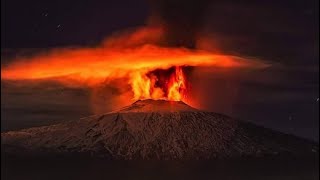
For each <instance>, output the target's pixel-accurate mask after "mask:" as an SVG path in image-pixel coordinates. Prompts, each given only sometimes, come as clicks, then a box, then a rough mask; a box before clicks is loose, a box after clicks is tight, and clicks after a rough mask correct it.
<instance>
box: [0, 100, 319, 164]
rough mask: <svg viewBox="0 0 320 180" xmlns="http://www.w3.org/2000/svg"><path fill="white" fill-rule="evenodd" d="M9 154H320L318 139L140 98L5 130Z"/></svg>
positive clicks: (179, 156) (204, 156) (120, 156)
mask: <svg viewBox="0 0 320 180" xmlns="http://www.w3.org/2000/svg"><path fill="white" fill-rule="evenodd" d="M1 138H2V147H3V150H4V152H5V153H6V154H14V155H27V156H29V155H31V156H34V155H37V156H38V155H43V154H46V155H47V154H72V155H73V154H83V155H89V156H94V157H103V158H108V159H126V160H127V159H158V160H159V159H160V160H174V159H181V160H188V159H215V158H233V157H246V156H249V157H252V156H253V157H259V156H267V155H268V156H269V155H271V156H276V155H280V154H290V155H295V156H300V155H301V156H304V155H312V154H318V149H319V148H318V145H317V144H316V143H313V142H310V141H308V140H305V139H301V138H298V137H295V136H292V135H287V134H283V133H280V132H276V131H273V130H270V129H266V128H263V127H259V126H256V125H253V124H251V123H247V122H242V121H239V120H236V119H233V118H230V117H228V116H225V115H222V114H217V113H213V112H206V111H200V110H197V109H195V108H192V107H190V106H188V105H187V104H185V103H184V102H182V101H166V100H151V99H148V100H139V101H136V102H135V103H133V104H132V105H130V106H127V107H124V108H122V109H120V110H117V111H112V112H109V113H106V114H102V115H94V116H91V117H86V118H82V119H80V120H77V121H68V122H65V123H61V124H56V125H50V126H43V127H34V128H30V129H23V130H19V131H10V132H4V133H1Z"/></svg>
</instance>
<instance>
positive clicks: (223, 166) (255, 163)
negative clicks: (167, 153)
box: [1, 155, 319, 180]
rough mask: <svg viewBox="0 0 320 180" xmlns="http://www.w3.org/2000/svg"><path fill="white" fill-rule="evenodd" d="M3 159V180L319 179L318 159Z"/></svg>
mask: <svg viewBox="0 0 320 180" xmlns="http://www.w3.org/2000/svg"><path fill="white" fill-rule="evenodd" d="M2 157H3V158H2V164H1V178H3V179H8V180H15V179H23V180H28V179H30V180H44V179H46V180H56V179H59V180H60V179H68V180H72V179H76V180H87V179H92V180H100V179H101V180H102V179H103V180H106V179H152V180H157V179H167V180H169V179H170V180H171V179H217V180H225V179H228V180H237V179H240V180H251V179H257V180H309V179H310V180H317V179H319V170H318V168H319V161H318V157H305V158H300V159H296V158H293V157H284V156H283V157H280V156H278V157H265V158H246V159H244V158H243V159H233V160H230V159H229V160H211V161H109V160H105V159H98V158H90V157H87V158H85V157H79V156H77V157H62V156H60V157H59V156H57V157H51V158H48V157H42V158H17V157H8V156H6V157H4V155H3V156H2ZM3 163H5V164H3Z"/></svg>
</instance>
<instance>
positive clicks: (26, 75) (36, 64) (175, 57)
mask: <svg viewBox="0 0 320 180" xmlns="http://www.w3.org/2000/svg"><path fill="white" fill-rule="evenodd" d="M162 36H163V29H162V28H159V27H143V28H140V29H137V30H135V31H134V32H131V33H126V34H121V33H120V34H118V35H114V36H112V37H111V38H108V39H107V40H106V41H105V42H104V43H103V45H101V46H99V47H91V48H65V49H54V50H50V51H48V52H46V53H39V54H36V55H34V56H32V57H18V58H16V59H15V60H14V61H13V62H12V63H11V64H8V65H7V66H5V67H2V69H1V77H2V79H15V80H28V79H29V80H30V79H46V78H51V79H52V78H56V79H59V81H60V82H62V83H64V84H66V85H68V84H69V83H70V82H78V83H85V84H86V85H87V86H95V85H97V84H101V83H108V82H110V81H113V80H115V79H125V80H126V84H127V85H129V86H130V87H131V90H132V92H133V97H132V99H134V100H138V99H166V100H174V101H180V100H183V99H184V98H185V97H186V94H187V82H186V81H187V78H186V74H185V73H184V72H183V66H210V67H211V66H212V67H222V68H242V67H245V68H246V67H251V68H261V67H265V66H266V64H264V63H262V62H261V61H254V60H251V59H245V58H241V57H236V56H231V55H225V54H213V53H211V52H208V51H203V50H196V49H187V48H183V47H163V46H160V45H159V44H161V43H160V41H161V39H162Z"/></svg>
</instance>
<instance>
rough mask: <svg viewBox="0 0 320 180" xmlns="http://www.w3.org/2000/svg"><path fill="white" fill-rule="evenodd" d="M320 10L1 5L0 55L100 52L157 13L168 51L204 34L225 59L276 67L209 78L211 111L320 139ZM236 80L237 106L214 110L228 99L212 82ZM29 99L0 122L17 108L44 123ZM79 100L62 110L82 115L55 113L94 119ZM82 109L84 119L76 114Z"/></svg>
mask: <svg viewBox="0 0 320 180" xmlns="http://www.w3.org/2000/svg"><path fill="white" fill-rule="evenodd" d="M318 7H319V5H318V1H317V0H282V1H276V0H256V1H250V0H244V1H231V0H219V1H209V0H200V1H197V0H176V1H172V0H171V1H170V0H155V1H151V0H149V1H147V0H145V1H144V0H135V1H133V0H108V1H105V0H92V1H81V0H77V1H74V0H54V1H53V0H51V1H49V0H28V1H25V0H1V27H2V28H1V55H2V56H6V55H8V54H10V53H12V52H13V53H15V52H16V51H21V50H25V49H33V48H35V49H38V48H39V49H48V48H53V47H66V46H95V45H97V44H99V42H101V41H102V40H103V39H104V38H105V37H107V36H108V35H110V34H111V33H113V32H116V31H119V30H124V29H127V28H132V27H137V26H141V25H145V24H146V20H147V19H148V17H150V15H156V16H157V17H160V18H161V19H162V20H163V22H164V23H165V24H166V27H167V40H168V41H167V42H168V44H167V46H185V47H189V48H195V47H196V43H197V42H196V39H197V37H198V35H199V34H201V35H202V37H204V38H205V39H207V40H208V41H210V42H211V41H212V44H215V45H217V46H218V47H219V49H221V50H223V51H224V52H226V53H230V54H237V55H242V56H251V57H258V58H260V59H266V60H267V61H270V62H272V64H273V65H274V66H273V67H272V68H271V69H268V70H266V71H263V72H256V73H255V74H249V75H248V76H250V78H244V79H241V80H239V79H237V78H232V80H230V81H228V82H225V81H224V80H223V79H220V78H219V77H218V76H214V74H212V73H210V72H208V75H206V76H205V77H206V78H205V79H202V84H206V87H207V88H205V89H204V90H203V94H204V95H203V98H204V99H207V101H206V103H205V104H204V107H205V108H206V109H208V110H212V111H218V112H222V113H226V114H228V115H231V116H233V117H236V118H239V119H242V120H247V121H251V122H254V123H256V124H260V125H263V126H266V127H269V128H272V129H276V130H280V131H282V132H285V133H290V134H295V135H298V136H301V137H306V138H309V139H313V140H316V141H319V77H318V76H319V50H318V49H319V40H318V38H319V8H318ZM200 48H203V49H207V50H214V47H201V45H200ZM233 81H237V82H239V81H241V85H237V87H236V90H237V98H236V99H237V101H235V102H232V104H228V105H226V106H223V105H221V106H219V107H217V106H216V105H214V103H213V102H214V101H217V99H219V102H222V101H223V100H224V98H225V99H227V95H226V94H224V90H223V88H221V89H216V91H215V92H216V94H217V95H216V96H214V97H213V96H212V97H211V96H210V94H211V93H210V92H211V91H212V90H213V89H214V87H213V85H211V84H215V86H216V84H219V85H220V87H226V88H227V87H232V88H234V87H233V85H234V83H233ZM2 87H3V85H2ZM35 91H36V90H35ZM72 91H73V90H72ZM74 91H76V92H77V93H78V94H76V95H75V94H74V93H70V94H72V95H70V96H75V97H78V96H80V95H81V94H85V92H83V91H82V90H74ZM67 94H68V92H67ZM79 94H80V95H79ZM6 95H7V94H3V93H2V96H6ZM42 95H43V94H41V95H40V96H42ZM55 95H56V94H55ZM43 96H44V95H43ZM56 96H58V95H56ZM16 98H18V97H16ZM25 100H26V98H25V97H21V98H20V99H19V98H18V99H16V100H13V99H9V98H7V100H6V101H2V102H1V104H2V105H4V106H6V108H1V111H2V112H5V113H7V116H5V115H4V116H2V117H1V119H3V118H5V119H6V120H5V122H9V123H8V124H10V123H11V121H13V120H12V119H19V113H17V112H18V111H15V110H19V112H20V114H23V113H24V115H26V114H27V115H30V119H32V118H40V117H41V118H43V116H41V115H39V114H37V113H36V112H35V111H34V110H24V109H23V107H25V106H28V105H26V104H23V103H22V101H25ZM78 100H79V102H77V105H76V106H74V105H73V104H68V102H66V103H65V104H64V105H63V108H62V109H64V108H65V106H66V104H68V106H66V107H72V110H70V111H72V113H74V114H77V115H74V114H72V113H71V114H70V112H69V114H68V115H66V114H64V113H65V111H63V112H62V111H59V110H58V109H59V107H60V108H61V107H62V106H58V105H59V103H56V104H54V106H52V105H51V106H50V107H51V108H53V107H54V108H53V109H55V111H53V113H55V114H58V113H61V116H63V115H64V116H65V117H68V118H69V117H70V118H78V116H82V115H88V114H90V112H88V110H86V108H87V107H86V105H80V104H81V102H80V101H81V100H80V98H78ZM85 101H86V99H85V98H83V102H85ZM226 101H227V100H226ZM17 102H19V103H17ZM15 103H16V104H18V105H17V106H15V105H14V104H15ZM34 103H35V104H37V103H38V104H37V105H39V104H41V102H34ZM46 103H48V102H46ZM83 104H85V103H83ZM48 106H49V105H48ZM225 107H226V108H225ZM77 108H78V109H77ZM21 109H23V110H21ZM80 110H82V112H83V113H82V114H81V113H80V114H79V113H77V112H79V111H80ZM48 111H49V110H48ZM48 111H44V112H48ZM22 112H23V113H22ZM55 117H56V116H55ZM56 118H61V117H56ZM51 119H53V118H51ZM5 122H4V120H2V124H5ZM21 124H26V123H25V122H23V123H21ZM26 126H27V125H25V126H21V127H26ZM19 127H20V126H19ZM10 128H12V129H14V128H15V127H13V125H12V126H10V125H7V127H6V128H5V129H4V130H8V129H10Z"/></svg>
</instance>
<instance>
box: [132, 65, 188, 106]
mask: <svg viewBox="0 0 320 180" xmlns="http://www.w3.org/2000/svg"><path fill="white" fill-rule="evenodd" d="M172 71H173V72H172ZM131 81H132V82H131V85H132V90H133V92H134V98H135V99H157V100H158V99H166V100H170V101H181V100H183V97H185V96H186V90H187V88H186V87H187V86H186V78H185V75H184V73H183V69H182V67H173V68H169V69H167V70H156V71H152V72H149V73H148V74H141V73H135V74H134V75H133V76H132V79H131Z"/></svg>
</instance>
